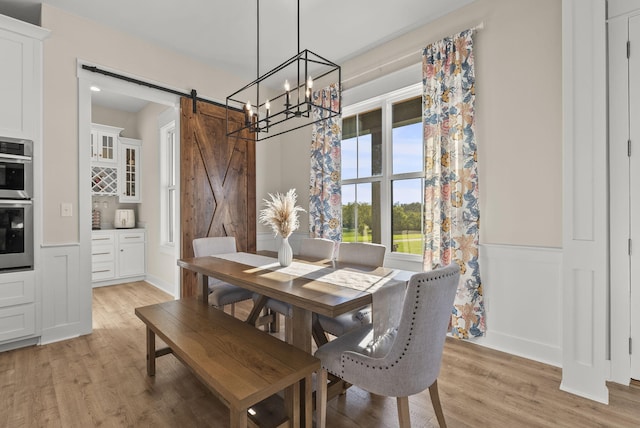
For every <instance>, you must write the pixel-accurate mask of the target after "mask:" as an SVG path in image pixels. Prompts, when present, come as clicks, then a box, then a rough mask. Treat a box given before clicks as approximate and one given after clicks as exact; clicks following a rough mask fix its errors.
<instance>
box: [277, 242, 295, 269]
mask: <svg viewBox="0 0 640 428" xmlns="http://www.w3.org/2000/svg"><path fill="white" fill-rule="evenodd" d="M292 260H293V250H292V249H291V245H289V238H288V237H287V238H282V243H281V244H280V249H279V250H278V262H280V266H285V267H286V266H289V265H290V264H291V261H292Z"/></svg>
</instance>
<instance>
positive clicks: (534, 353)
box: [473, 330, 562, 367]
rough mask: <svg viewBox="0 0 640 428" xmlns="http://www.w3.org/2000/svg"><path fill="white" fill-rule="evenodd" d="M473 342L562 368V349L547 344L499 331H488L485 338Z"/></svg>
mask: <svg viewBox="0 0 640 428" xmlns="http://www.w3.org/2000/svg"><path fill="white" fill-rule="evenodd" d="M473 342H474V343H476V344H478V345H480V346H484V347H486V348H490V349H495V350H496V351H501V352H506V353H508V354H511V355H516V356H518V357H523V358H526V359H528V360H533V361H538V362H540V363H544V364H548V365H551V366H555V367H562V349H561V348H560V347H559V346H550V345H549V344H546V343H540V342H534V341H532V340H527V339H526V338H522V337H515V336H511V335H508V334H504V333H500V332H497V331H492V330H488V331H487V334H486V335H485V336H484V337H480V338H477V339H473Z"/></svg>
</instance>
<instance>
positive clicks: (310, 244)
mask: <svg viewBox="0 0 640 428" xmlns="http://www.w3.org/2000/svg"><path fill="white" fill-rule="evenodd" d="M334 249H335V242H334V241H332V240H330V239H324V238H305V239H302V240H301V241H300V250H299V251H298V256H299V257H302V258H307V259H310V260H313V261H315V260H333V253H334ZM258 298H259V296H258V295H254V296H253V300H254V301H256V300H257V299H258ZM264 307H265V309H267V310H268V312H269V314H272V317H271V318H272V321H271V322H270V323H269V330H270V331H272V332H277V331H278V330H279V328H280V327H279V322H278V314H283V315H284V316H285V317H286V318H287V319H289V318H291V317H292V316H293V309H292V307H291V304H289V303H286V302H283V301H281V300H277V299H268V300H267V302H266V303H265V305H264ZM289 335H290V329H289V328H287V322H286V321H285V336H286V338H287V340H288V339H289Z"/></svg>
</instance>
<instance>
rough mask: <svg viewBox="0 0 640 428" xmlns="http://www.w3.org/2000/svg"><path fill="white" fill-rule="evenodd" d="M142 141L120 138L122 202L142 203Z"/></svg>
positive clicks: (120, 193) (120, 196)
mask: <svg viewBox="0 0 640 428" xmlns="http://www.w3.org/2000/svg"><path fill="white" fill-rule="evenodd" d="M141 151H142V141H140V140H136V139H133V138H124V137H120V154H119V156H120V174H119V175H120V177H119V180H118V182H119V187H120V189H119V195H118V196H119V200H120V202H141V197H140V166H141V164H140V154H141Z"/></svg>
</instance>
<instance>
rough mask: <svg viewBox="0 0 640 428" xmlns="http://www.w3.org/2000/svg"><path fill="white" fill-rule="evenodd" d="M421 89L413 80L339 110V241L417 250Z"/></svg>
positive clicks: (420, 194)
mask: <svg viewBox="0 0 640 428" xmlns="http://www.w3.org/2000/svg"><path fill="white" fill-rule="evenodd" d="M421 91H422V86H421V85H420V84H418V85H414V86H411V87H409V88H406V89H403V90H400V91H396V92H393V93H390V94H387V95H385V96H382V97H377V98H375V99H372V100H368V101H365V102H362V103H358V104H356V105H353V106H349V107H345V108H344V112H343V120H342V227H343V231H342V233H343V237H342V240H343V241H345V242H375V243H378V244H384V245H385V246H387V248H390V249H391V251H392V252H396V253H405V254H416V255H421V254H422V249H423V233H422V223H423V222H422V209H423V186H422V181H423V178H424V168H423V164H424V155H423V138H422V96H421Z"/></svg>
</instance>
